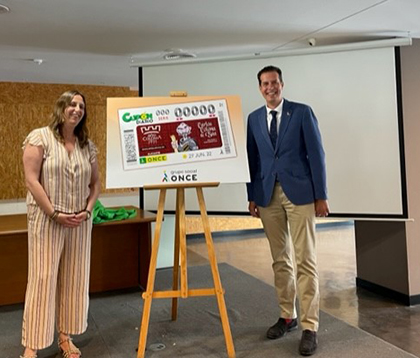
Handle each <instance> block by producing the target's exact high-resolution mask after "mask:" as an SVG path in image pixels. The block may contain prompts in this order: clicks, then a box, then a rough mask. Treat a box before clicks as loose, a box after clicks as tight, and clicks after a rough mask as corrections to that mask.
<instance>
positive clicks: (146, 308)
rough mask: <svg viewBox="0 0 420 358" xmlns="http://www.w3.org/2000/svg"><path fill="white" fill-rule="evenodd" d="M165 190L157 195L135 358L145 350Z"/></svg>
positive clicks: (142, 355)
mask: <svg viewBox="0 0 420 358" xmlns="http://www.w3.org/2000/svg"><path fill="white" fill-rule="evenodd" d="M165 197H166V189H161V190H160V194H159V204H158V212H157V218H156V227H155V235H154V238H153V244H152V253H151V257H150V266H149V277H148V279H147V289H146V292H144V293H143V298H144V305H143V316H142V320H141V327H140V338H139V346H138V351H137V358H144V352H145V349H146V340H147V332H148V330H149V319H150V308H151V307H152V298H153V288H154V285H155V276H156V263H157V255H158V250H159V241H160V233H161V229H162V222H163V211H164V207H165Z"/></svg>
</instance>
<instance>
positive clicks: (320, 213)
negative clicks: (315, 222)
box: [315, 199, 330, 217]
mask: <svg viewBox="0 0 420 358" xmlns="http://www.w3.org/2000/svg"><path fill="white" fill-rule="evenodd" d="M329 213H330V208H329V207H328V201H327V200H322V199H318V200H315V215H316V216H317V217H324V216H328V214H329Z"/></svg>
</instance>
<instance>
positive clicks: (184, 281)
mask: <svg viewBox="0 0 420 358" xmlns="http://www.w3.org/2000/svg"><path fill="white" fill-rule="evenodd" d="M176 194H177V199H178V203H179V253H180V256H181V297H182V298H186V297H188V277H187V240H186V231H187V230H186V226H185V189H184V188H178V189H177V190H176Z"/></svg>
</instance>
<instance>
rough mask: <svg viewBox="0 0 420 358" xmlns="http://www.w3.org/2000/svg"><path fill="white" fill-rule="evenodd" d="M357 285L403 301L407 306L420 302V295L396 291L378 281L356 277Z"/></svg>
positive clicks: (400, 301)
mask: <svg viewBox="0 0 420 358" xmlns="http://www.w3.org/2000/svg"><path fill="white" fill-rule="evenodd" d="M356 286H357V287H361V288H364V289H366V290H368V291H371V292H373V293H376V294H378V295H380V296H384V297H388V298H391V299H392V300H394V301H397V302H399V303H402V304H404V305H405V306H415V305H418V304H420V295H413V296H410V295H406V294H404V293H401V292H398V291H394V290H392V289H390V288H387V287H384V286H381V285H377V284H376V283H372V282H370V281H366V280H364V279H362V278H359V277H356Z"/></svg>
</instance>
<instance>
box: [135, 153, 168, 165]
mask: <svg viewBox="0 0 420 358" xmlns="http://www.w3.org/2000/svg"><path fill="white" fill-rule="evenodd" d="M167 160H168V157H167V156H166V155H154V156H151V157H141V158H140V159H139V162H140V164H150V163H160V162H166V161H167Z"/></svg>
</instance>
